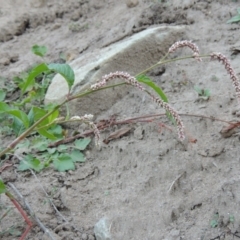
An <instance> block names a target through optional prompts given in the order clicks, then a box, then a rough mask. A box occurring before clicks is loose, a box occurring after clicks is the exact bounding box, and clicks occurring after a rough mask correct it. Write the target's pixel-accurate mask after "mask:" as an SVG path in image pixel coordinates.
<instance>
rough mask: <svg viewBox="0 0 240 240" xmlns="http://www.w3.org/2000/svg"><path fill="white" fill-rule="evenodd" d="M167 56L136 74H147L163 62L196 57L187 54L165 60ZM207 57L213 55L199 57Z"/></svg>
mask: <svg viewBox="0 0 240 240" xmlns="http://www.w3.org/2000/svg"><path fill="white" fill-rule="evenodd" d="M166 57H167V55H166V56H164V57H163V58H162V59H161V60H160V61H159V62H157V63H155V64H154V65H152V66H151V67H149V68H147V69H145V70H143V71H142V72H140V73H138V74H137V75H136V76H139V75H142V74H145V73H147V72H149V71H151V70H152V69H153V68H155V67H157V66H160V65H162V64H166V63H170V62H176V61H181V60H185V59H190V58H194V56H192V55H191V56H186V57H181V58H173V59H168V60H165V61H164V59H165V58H166ZM207 57H211V56H210V54H208V55H199V58H207Z"/></svg>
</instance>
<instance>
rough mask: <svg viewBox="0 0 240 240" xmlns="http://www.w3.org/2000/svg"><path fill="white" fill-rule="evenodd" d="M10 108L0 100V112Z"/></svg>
mask: <svg viewBox="0 0 240 240" xmlns="http://www.w3.org/2000/svg"><path fill="white" fill-rule="evenodd" d="M10 109H11V108H10V107H9V106H8V105H7V104H6V103H5V102H0V113H5V112H6V111H9V110H10Z"/></svg>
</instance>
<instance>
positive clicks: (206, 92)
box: [203, 89, 211, 97]
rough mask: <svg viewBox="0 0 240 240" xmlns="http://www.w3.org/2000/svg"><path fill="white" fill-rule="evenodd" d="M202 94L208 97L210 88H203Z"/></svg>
mask: <svg viewBox="0 0 240 240" xmlns="http://www.w3.org/2000/svg"><path fill="white" fill-rule="evenodd" d="M203 95H204V96H205V97H210V95H211V93H210V90H209V89H204V93H203Z"/></svg>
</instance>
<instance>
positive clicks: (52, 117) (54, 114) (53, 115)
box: [48, 110, 59, 123]
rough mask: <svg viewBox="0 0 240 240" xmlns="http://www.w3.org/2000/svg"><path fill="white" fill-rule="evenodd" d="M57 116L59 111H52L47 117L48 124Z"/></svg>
mask: <svg viewBox="0 0 240 240" xmlns="http://www.w3.org/2000/svg"><path fill="white" fill-rule="evenodd" d="M58 115H59V111H58V110H56V111H54V112H53V113H52V114H51V115H50V116H48V122H49V123H51V122H53V121H54V120H55V119H56V118H57V117H58Z"/></svg>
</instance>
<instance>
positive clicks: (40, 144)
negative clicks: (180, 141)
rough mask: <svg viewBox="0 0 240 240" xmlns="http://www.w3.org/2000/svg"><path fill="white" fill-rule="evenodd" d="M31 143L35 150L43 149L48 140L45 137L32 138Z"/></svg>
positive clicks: (46, 145) (46, 146)
mask: <svg viewBox="0 0 240 240" xmlns="http://www.w3.org/2000/svg"><path fill="white" fill-rule="evenodd" d="M32 145H33V147H34V148H35V149H36V150H37V151H45V150H47V148H48V142H47V141H46V139H45V138H41V137H38V138H35V139H33V140H32Z"/></svg>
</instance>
